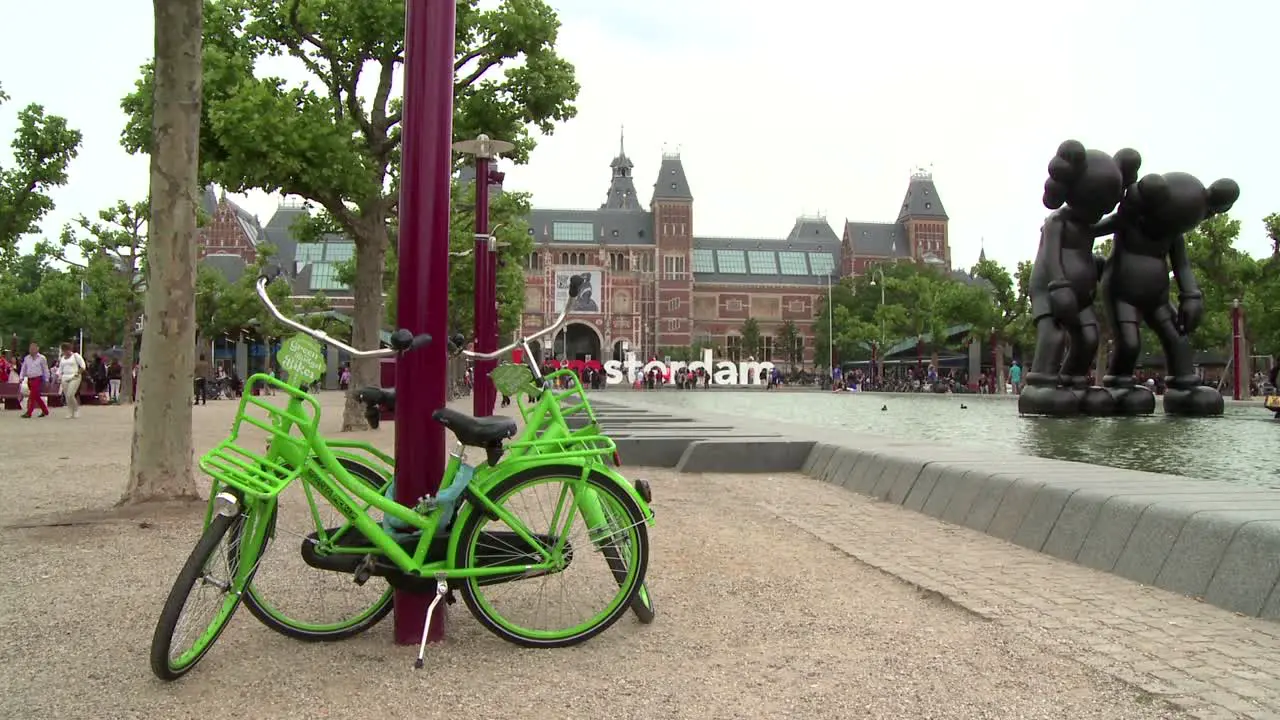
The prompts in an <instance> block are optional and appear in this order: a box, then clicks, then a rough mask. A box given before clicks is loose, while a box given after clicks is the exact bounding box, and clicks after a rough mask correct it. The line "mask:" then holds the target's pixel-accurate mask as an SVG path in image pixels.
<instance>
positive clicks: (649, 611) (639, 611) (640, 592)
mask: <svg viewBox="0 0 1280 720" xmlns="http://www.w3.org/2000/svg"><path fill="white" fill-rule="evenodd" d="M631 612H632V614H634V615H635V616H636V620H639V621H640V623H641V624H643V625H649V624H651V623H652V622H653V621H654V618H656V617H657V616H658V611H657V609H655V608H654V606H653V593H652V592H651V591H650V590H649V584H648V583H641V584H640V587H639V589H637V590H636V594H635V597H633V598H631Z"/></svg>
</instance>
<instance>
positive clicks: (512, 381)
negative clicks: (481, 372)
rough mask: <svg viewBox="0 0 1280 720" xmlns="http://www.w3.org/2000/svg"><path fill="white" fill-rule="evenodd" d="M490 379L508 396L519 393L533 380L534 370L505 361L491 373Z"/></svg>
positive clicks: (499, 390)
mask: <svg viewBox="0 0 1280 720" xmlns="http://www.w3.org/2000/svg"><path fill="white" fill-rule="evenodd" d="M489 379H490V380H492V381H493V386H494V387H496V388H497V389H498V392H500V393H502V394H503V395H505V396H507V397H511V396H513V395H519V394H520V391H521V390H524V389H525V388H527V387H528V386H529V384H530V383H532V382H533V372H532V371H531V370H529V368H527V367H525V366H524V365H516V364H513V363H503V364H501V365H499V366H498V367H496V368H494V369H493V371H492V372H490V373H489Z"/></svg>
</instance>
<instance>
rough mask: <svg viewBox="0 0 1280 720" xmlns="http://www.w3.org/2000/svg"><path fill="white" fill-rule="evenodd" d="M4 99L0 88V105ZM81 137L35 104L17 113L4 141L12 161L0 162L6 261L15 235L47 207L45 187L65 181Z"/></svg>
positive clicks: (34, 225) (33, 228)
mask: <svg viewBox="0 0 1280 720" xmlns="http://www.w3.org/2000/svg"><path fill="white" fill-rule="evenodd" d="M8 100H9V96H8V95H6V94H5V93H4V90H3V89H2V88H0V106H2V105H4V103H5V102H7V101H8ZM81 139H82V136H81V134H80V131H79V130H74V129H72V128H71V127H70V126H69V125H68V124H67V121H66V119H65V118H62V117H59V116H57V115H48V114H46V113H45V111H44V108H43V107H41V106H40V105H37V104H35V103H32V104H30V105H28V106H26V107H25V108H23V109H22V110H19V111H18V130H17V132H16V133H15V135H14V138H13V142H12V143H11V144H10V147H12V148H13V161H12V162H11V163H9V164H8V165H7V166H6V165H0V261H6V260H11V259H12V257H13V255H14V254H15V253H16V252H17V247H18V238H20V237H22V236H23V235H28V234H31V233H35V232H38V231H39V224H40V221H41V220H43V219H44V218H45V216H46V215H48V213H49V211H50V210H52V209H53V199H52V198H50V197H49V191H50V190H52V189H53V188H56V187H59V186H62V185H65V184H66V183H67V168H68V167H69V166H70V165H71V161H72V160H73V159H75V157H76V154H77V153H78V152H79V150H80V141H81Z"/></svg>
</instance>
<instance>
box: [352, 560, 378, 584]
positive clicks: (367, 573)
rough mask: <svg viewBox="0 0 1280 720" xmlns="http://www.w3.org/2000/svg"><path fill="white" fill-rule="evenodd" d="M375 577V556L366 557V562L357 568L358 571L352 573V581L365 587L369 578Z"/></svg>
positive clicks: (363, 561)
mask: <svg viewBox="0 0 1280 720" xmlns="http://www.w3.org/2000/svg"><path fill="white" fill-rule="evenodd" d="M370 577H373V556H372V555H365V557H364V560H361V561H360V564H359V565H358V566H357V567H356V571H355V572H353V573H351V579H352V580H353V581H354V582H355V584H357V585H364V584H365V583H367V582H369V578H370Z"/></svg>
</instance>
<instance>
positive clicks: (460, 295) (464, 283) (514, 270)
mask: <svg viewBox="0 0 1280 720" xmlns="http://www.w3.org/2000/svg"><path fill="white" fill-rule="evenodd" d="M475 197H476V193H475V183H467V184H466V185H462V186H459V185H458V184H456V183H455V184H454V188H453V220H452V222H451V223H450V227H449V251H450V252H451V253H465V252H467V251H474V249H475V246H476V241H475ZM529 201H530V196H529V195H528V193H516V192H503V193H501V194H498V195H496V196H495V195H493V194H492V193H491V194H490V198H489V227H490V229H491V232H492V231H493V230H496V232H493V234H494V236H495V237H497V239H498V244H499V247H498V331H499V332H500V333H503V334H504V335H505V334H506V333H510V332H512V331H514V330H515V329H516V328H517V327H518V326H519V325H520V314H521V313H522V312H523V311H524V259H525V258H526V257H528V256H529V254H530V253H532V252H533V238H532V237H530V236H529V223H528V222H527V221H526V220H525V218H527V217H528V216H529V210H530V202H529ZM474 317H475V255H474V253H473V254H471V255H458V256H455V257H454V258H453V259H452V262H450V263H449V327H450V329H451V330H456V331H457V332H461V333H463V334H465V335H468V336H470V334H471V328H472V326H473V323H474V319H473V318H474ZM604 350H608V348H605V349H604Z"/></svg>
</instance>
